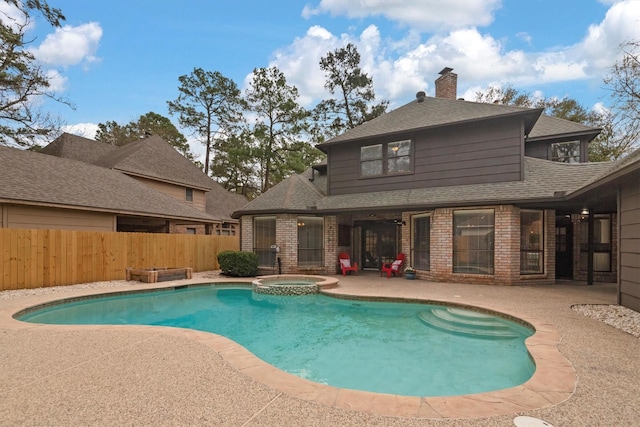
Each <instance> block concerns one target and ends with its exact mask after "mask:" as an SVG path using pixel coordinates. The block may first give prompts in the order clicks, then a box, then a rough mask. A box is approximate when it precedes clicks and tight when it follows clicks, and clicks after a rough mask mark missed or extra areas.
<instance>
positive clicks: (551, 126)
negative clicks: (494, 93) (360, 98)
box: [318, 97, 600, 149]
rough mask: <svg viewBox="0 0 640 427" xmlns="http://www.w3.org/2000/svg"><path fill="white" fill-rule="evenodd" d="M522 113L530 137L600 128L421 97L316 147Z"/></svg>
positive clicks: (528, 111)
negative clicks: (421, 99)
mask: <svg viewBox="0 0 640 427" xmlns="http://www.w3.org/2000/svg"><path fill="white" fill-rule="evenodd" d="M513 115H521V116H522V117H523V119H524V120H525V134H526V135H529V138H548V137H550V136H569V135H576V136H577V135H592V137H595V136H596V135H597V134H598V132H599V131H600V129H597V128H592V127H589V126H585V125H582V124H579V123H575V122H572V121H569V120H564V119H560V118H557V117H550V116H546V115H544V114H542V109H541V108H523V107H514V106H510V105H502V104H487V103H482V102H469V101H463V100H454V99H448V98H433V97H424V100H423V101H422V102H418V101H412V102H410V103H408V104H405V105H403V106H402V107H399V108H397V109H395V110H393V111H390V112H388V113H386V114H383V115H382V116H379V117H376V118H375V119H372V120H370V121H368V122H366V123H364V124H362V125H360V126H358V127H356V128H354V129H350V130H348V131H347V132H345V133H343V134H342V135H339V136H337V137H335V138H332V139H330V140H328V141H326V142H324V143H322V144H319V145H318V148H320V149H323V147H326V146H329V145H333V144H337V143H341V142H346V141H352V140H360V139H364V138H369V137H374V136H381V135H392V134H397V133H402V132H407V131H414V130H421V129H428V128H433V127H439V126H449V125H452V124H457V123H465V122H473V121H477V120H484V119H490V118H499V117H508V116H513Z"/></svg>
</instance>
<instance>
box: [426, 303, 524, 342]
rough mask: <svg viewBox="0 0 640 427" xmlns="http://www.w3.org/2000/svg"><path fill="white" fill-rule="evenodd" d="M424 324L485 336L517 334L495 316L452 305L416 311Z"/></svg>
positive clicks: (510, 336)
mask: <svg viewBox="0 0 640 427" xmlns="http://www.w3.org/2000/svg"><path fill="white" fill-rule="evenodd" d="M418 318H419V319H420V320H421V321H422V322H424V323H425V324H426V325H428V326H431V327H433V328H435V329H439V330H441V331H447V332H454V333H457V334H462V335H470V336H476V337H486V338H516V337H518V334H517V333H516V332H515V331H514V330H512V328H510V327H509V325H507V324H505V323H503V322H501V321H500V319H497V318H496V317H495V316H491V315H488V314H483V313H479V312H476V311H471V310H463V309H459V308H454V307H434V308H431V309H429V310H427V311H422V312H420V313H418Z"/></svg>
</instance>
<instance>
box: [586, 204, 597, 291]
mask: <svg viewBox="0 0 640 427" xmlns="http://www.w3.org/2000/svg"><path fill="white" fill-rule="evenodd" d="M588 219H589V231H588V236H587V251H588V252H587V253H588V255H587V257H588V260H587V285H593V231H594V223H595V221H594V218H593V209H592V208H589V217H588Z"/></svg>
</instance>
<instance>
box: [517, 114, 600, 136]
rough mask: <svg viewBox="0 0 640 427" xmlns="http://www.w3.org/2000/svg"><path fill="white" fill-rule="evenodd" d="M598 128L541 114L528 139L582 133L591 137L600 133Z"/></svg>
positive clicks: (580, 134) (578, 134)
mask: <svg viewBox="0 0 640 427" xmlns="http://www.w3.org/2000/svg"><path fill="white" fill-rule="evenodd" d="M600 130H601V129H599V128H593V127H590V126H585V125H583V124H580V123H576V122H572V121H571V120H565V119H561V118H559V117H552V116H547V115H545V114H542V115H541V116H540V118H539V119H538V121H537V122H536V124H535V125H534V126H533V129H532V130H531V132H530V133H529V139H528V140H529V141H532V140H535V139H546V138H548V137H549V136H556V137H557V136H572V137H578V136H582V135H587V136H590V137H591V138H590V139H593V138H595V137H596V136H597V135H598V133H600Z"/></svg>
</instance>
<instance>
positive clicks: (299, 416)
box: [0, 273, 640, 427]
mask: <svg viewBox="0 0 640 427" xmlns="http://www.w3.org/2000/svg"><path fill="white" fill-rule="evenodd" d="M216 277H217V274H215V273H200V274H196V275H195V277H194V279H191V280H181V281H179V282H165V283H161V284H151V285H147V284H138V283H137V284H133V283H132V282H125V281H122V282H119V283H117V284H116V286H114V287H110V288H104V289H76V288H75V287H70V288H65V289H60V290H59V291H58V290H56V292H55V293H49V294H46V295H31V296H23V297H17V298H12V299H4V300H0V425H2V426H5V425H6V426H15V425H56V426H61V425H65V426H66V425H105V426H106V425H172V426H174V425H180V426H181V425H221V426H347V425H348V426H513V425H514V423H513V419H514V418H515V417H516V416H517V415H528V416H531V417H535V418H539V419H542V420H545V421H546V422H548V423H550V424H552V425H554V426H555V427H560V426H614V425H615V426H618V425H620V426H623V425H624V426H627V425H637V423H638V418H639V411H640V393H638V389H640V357H639V356H638V355H639V354H640V340H639V339H637V338H635V337H633V336H631V335H629V334H627V333H625V332H622V331H620V330H617V329H615V328H613V327H611V326H608V325H606V324H604V323H600V322H598V321H595V320H592V319H589V318H586V317H584V316H582V315H580V314H578V313H576V312H574V311H573V310H571V308H570V307H571V305H572V304H614V303H615V302H616V301H615V300H616V297H615V285H613V284H596V285H594V286H586V285H581V284H575V283H571V284H569V283H566V284H558V285H554V286H522V287H497V286H481V285H464V284H451V283H432V282H427V281H422V280H414V281H409V280H405V279H403V278H392V279H387V278H386V277H379V276H378V275H377V274H375V273H365V274H361V275H359V276H348V277H345V278H342V277H340V283H339V287H338V288H336V289H335V290H332V291H331V292H337V293H341V294H345V295H360V296H368V297H393V298H416V299H430V300H437V301H451V302H455V303H457V304H469V305H476V306H482V307H486V308H489V309H493V310H496V311H500V312H505V313H509V314H512V315H516V316H518V317H520V318H523V319H526V320H528V321H531V322H532V323H534V324H536V325H537V326H538V327H541V328H543V329H545V328H546V327H547V326H545V325H548V331H547V332H548V333H549V335H547V336H546V337H543V338H544V340H543V342H542V344H543V345H548V343H549V341H547V340H551V341H554V342H558V341H559V345H557V347H558V349H559V350H560V353H561V355H562V356H561V357H559V358H557V357H556V356H555V355H553V354H552V353H548V354H552V355H551V356H549V357H547V356H545V355H544V354H543V355H542V356H541V358H537V360H538V361H540V360H542V361H543V362H542V363H543V364H546V362H547V361H549V360H550V359H556V361H557V362H558V363H559V364H560V368H561V371H562V373H561V374H558V375H556V376H553V375H552V376H545V377H544V378H540V379H539V383H538V384H537V385H536V386H535V387H529V389H528V390H524V398H523V397H522V396H523V395H518V396H513V395H510V394H508V393H507V394H505V393H500V392H495V393H487V394H485V395H475V396H474V397H472V398H470V399H469V398H467V399H466V400H464V399H463V400H442V401H440V403H437V402H436V401H433V400H430V399H432V398H429V399H422V400H421V399H419V398H403V397H391V400H389V396H385V395H372V394H367V393H362V392H355V391H353V392H350V391H345V390H338V389H334V388H332V387H328V386H319V385H316V384H314V383H310V382H308V381H304V380H301V379H298V378H297V377H293V376H291V375H288V374H284V373H282V372H281V371H278V370H276V369H275V368H273V367H271V366H270V365H267V364H266V363H264V362H261V361H260V360H259V359H256V358H255V357H254V356H253V355H251V354H250V353H249V352H247V351H246V350H244V349H243V348H241V347H240V346H238V345H237V344H235V343H233V342H232V341H230V340H228V339H226V338H224V337H219V336H216V335H213V334H208V333H203V332H197V331H190V330H182V329H174V328H164V327H141V326H55V325H34V324H29V323H24V322H19V321H17V320H14V319H13V318H12V317H11V316H12V315H13V314H14V313H15V312H17V311H19V310H21V309H24V308H26V307H29V306H32V305H35V304H39V303H43V302H46V301H51V300H54V299H60V298H67V297H71V296H79V295H90V294H96V293H104V292H112V291H120V290H123V289H126V290H130V289H142V288H154V287H158V286H157V285H159V286H161V287H166V286H173V285H175V284H180V285H183V284H189V283H206V282H211V281H213V279H215V278H216ZM224 281H225V282H228V281H229V280H227V279H224ZM553 347H556V345H555V344H553ZM530 348H531V346H530ZM545 354H546V353H545ZM565 358H566V359H565ZM566 360H568V361H569V362H570V363H566ZM563 361H564V362H563ZM337 363H339V361H337ZM567 368H568V369H567ZM563 369H564V370H563ZM552 372H553V371H552ZM555 372H560V371H555ZM571 373H573V375H571ZM576 377H577V381H575V380H576ZM567 384H571V388H570V390H569V391H568V392H567V390H566V387H567ZM574 385H575V390H574V389H573V387H574ZM538 388H540V389H538ZM531 389H538V390H537V393H531ZM554 390H555V391H554ZM558 390H559V391H558ZM534 391H536V390H534ZM458 399H461V398H458ZM487 408H490V410H489V411H488V412H487ZM491 408H492V409H491ZM532 408H534V409H532ZM535 408H537V409H535ZM381 414H386V415H381Z"/></svg>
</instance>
